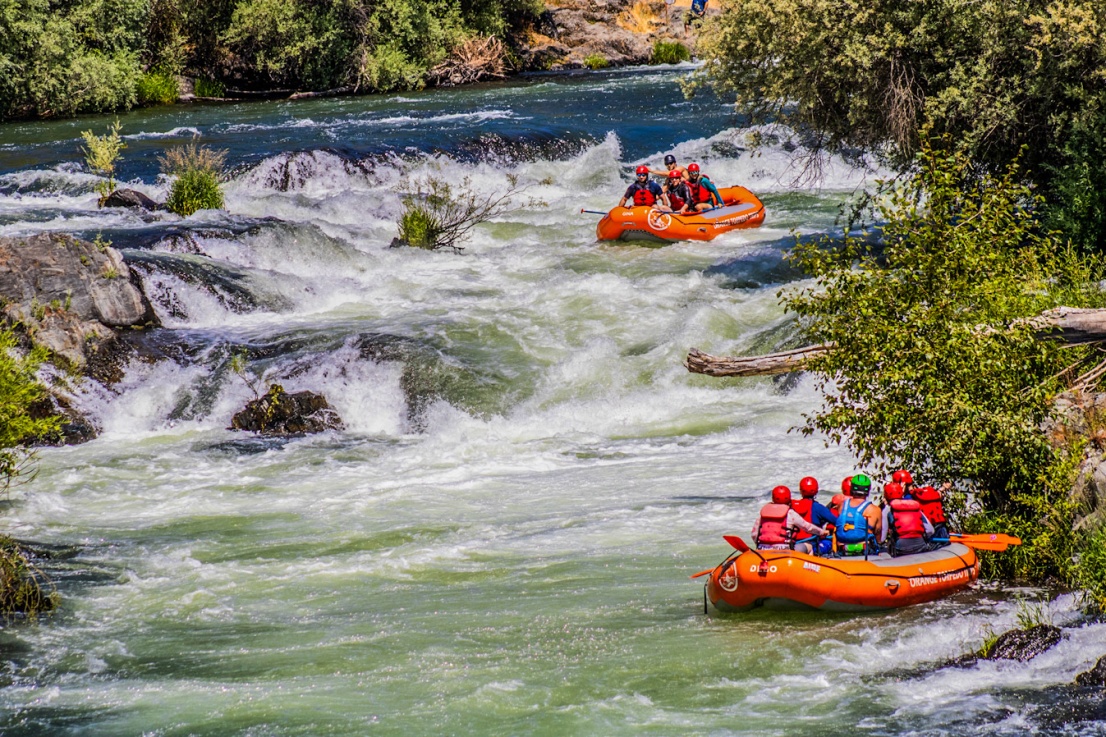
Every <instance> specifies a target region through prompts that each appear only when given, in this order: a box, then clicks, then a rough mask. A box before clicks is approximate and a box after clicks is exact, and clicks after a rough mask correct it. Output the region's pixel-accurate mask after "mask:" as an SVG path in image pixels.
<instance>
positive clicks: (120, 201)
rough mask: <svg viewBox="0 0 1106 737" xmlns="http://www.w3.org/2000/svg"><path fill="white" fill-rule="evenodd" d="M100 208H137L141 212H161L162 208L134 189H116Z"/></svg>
mask: <svg viewBox="0 0 1106 737" xmlns="http://www.w3.org/2000/svg"><path fill="white" fill-rule="evenodd" d="M100 206H101V207H137V208H139V209H142V210H161V209H162V206H161V205H160V204H159V203H157V202H154V201H153V200H151V199H150V198H149V197H147V196H146V195H144V194H142V193H141V192H139V191H137V190H134V189H117V190H115V191H114V192H112V193H111V194H109V195H108V196H107V199H105V200H104V201H103V202H102V203H101V205H100Z"/></svg>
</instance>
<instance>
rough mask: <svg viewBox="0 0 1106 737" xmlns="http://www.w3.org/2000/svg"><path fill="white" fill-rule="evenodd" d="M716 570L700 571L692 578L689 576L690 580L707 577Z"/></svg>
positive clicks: (692, 575)
mask: <svg viewBox="0 0 1106 737" xmlns="http://www.w3.org/2000/svg"><path fill="white" fill-rule="evenodd" d="M717 567H718V566H715V567H714V568H717ZM714 568H708V569H707V570H705V571H699V572H698V573H693V574H691V576H689V578H699V577H701V576H705V575H707V574H708V573H714Z"/></svg>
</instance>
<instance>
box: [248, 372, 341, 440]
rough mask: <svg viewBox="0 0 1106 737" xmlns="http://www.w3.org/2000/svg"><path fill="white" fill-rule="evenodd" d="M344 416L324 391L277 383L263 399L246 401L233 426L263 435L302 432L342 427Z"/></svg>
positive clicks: (339, 428)
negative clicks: (296, 389)
mask: <svg viewBox="0 0 1106 737" xmlns="http://www.w3.org/2000/svg"><path fill="white" fill-rule="evenodd" d="M343 427H344V425H343V423H342V418H340V417H339V416H338V413H337V412H335V411H334V408H333V407H331V406H330V404H329V403H328V402H327V401H326V398H325V397H323V396H322V395H321V394H315V393H313V392H297V393H295V394H288V393H287V392H285V391H284V387H282V386H281V385H280V384H273V385H272V386H270V387H269V391H268V392H266V393H265V396H263V397H261V398H260V399H255V400H253V401H252V402H249V403H247V404H246V407H245V409H243V410H242V411H241V412H239V413H238V414H236V415H235V416H234V418H233V419H232V420H231V423H230V428H228V429H230V430H252V431H253V432H257V433H261V434H262V435H302V434H305V433H313V432H322V431H324V430H341V429H342V428H343Z"/></svg>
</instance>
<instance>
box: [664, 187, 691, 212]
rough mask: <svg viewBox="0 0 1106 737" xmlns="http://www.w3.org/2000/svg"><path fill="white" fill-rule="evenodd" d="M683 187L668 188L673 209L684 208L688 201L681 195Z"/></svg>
mask: <svg viewBox="0 0 1106 737" xmlns="http://www.w3.org/2000/svg"><path fill="white" fill-rule="evenodd" d="M682 189H683V187H680V186H675V187H673V188H671V189H670V190H668V204H670V205H672V209H673V210H679V209H682V208H683V206H684V205H685V204H687V202H686V201H685V200H684V198H683V197H681V196H680V192H681V190H682Z"/></svg>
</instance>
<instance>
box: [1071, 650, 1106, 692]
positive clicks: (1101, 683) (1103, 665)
mask: <svg viewBox="0 0 1106 737" xmlns="http://www.w3.org/2000/svg"><path fill="white" fill-rule="evenodd" d="M1075 685H1076V686H1097V687H1098V688H1106V656H1103V657H1101V658H1099V659H1098V662H1097V663H1095V664H1094V667H1093V668H1091V669H1090V670H1089V671H1085V672H1083V673H1080V674H1079V675H1077V676H1076V677H1075Z"/></svg>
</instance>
